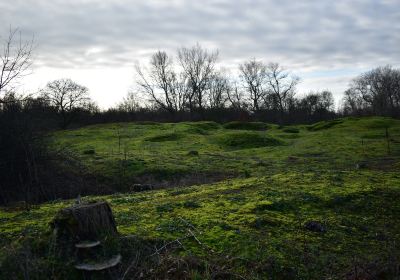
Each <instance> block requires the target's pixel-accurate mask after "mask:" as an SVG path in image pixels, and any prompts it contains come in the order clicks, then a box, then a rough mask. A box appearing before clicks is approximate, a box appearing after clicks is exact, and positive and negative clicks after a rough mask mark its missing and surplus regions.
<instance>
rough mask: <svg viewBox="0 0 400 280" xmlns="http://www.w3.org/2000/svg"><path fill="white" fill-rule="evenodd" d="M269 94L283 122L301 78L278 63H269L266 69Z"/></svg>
mask: <svg viewBox="0 0 400 280" xmlns="http://www.w3.org/2000/svg"><path fill="white" fill-rule="evenodd" d="M266 76H267V81H268V86H269V87H268V91H269V93H268V94H271V95H272V96H273V99H274V100H275V102H276V104H277V106H278V110H279V113H280V122H281V123H282V122H283V117H284V114H285V111H286V110H287V109H288V106H289V104H290V102H291V100H292V99H293V97H294V95H295V89H296V86H297V84H298V83H299V82H300V79H299V78H298V77H296V76H293V75H291V74H290V72H288V71H286V70H285V69H283V68H282V67H281V66H280V65H279V64H278V63H269V64H268V66H267V69H266Z"/></svg>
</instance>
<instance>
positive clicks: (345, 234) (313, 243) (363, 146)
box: [0, 117, 400, 279]
mask: <svg viewBox="0 0 400 280" xmlns="http://www.w3.org/2000/svg"><path fill="white" fill-rule="evenodd" d="M334 123H335V124H334V125H332V124H331V122H325V123H323V124H322V123H319V124H317V125H315V127H318V128H317V129H311V130H309V129H306V127H308V126H291V127H287V128H290V129H298V132H287V131H286V132H285V131H283V130H284V129H287V128H283V129H279V128H278V127H276V126H271V127H270V129H268V130H267V131H250V130H247V131H237V130H232V129H226V128H224V127H222V126H219V125H218V124H216V125H214V124H212V125H211V126H213V128H210V129H207V128H206V127H201V126H202V125H201V124H200V127H198V126H197V125H196V123H178V124H152V125H147V124H142V123H124V124H108V125H96V126H89V127H85V128H81V129H78V130H68V131H60V132H57V133H55V134H54V135H53V140H54V142H53V145H54V147H68V149H70V150H71V151H74V153H75V154H76V156H77V157H78V158H79V160H80V161H81V163H82V164H83V165H84V167H85V168H86V170H87V172H91V173H93V174H97V176H98V177H99V178H102V180H104V182H109V184H116V185H117V187H119V186H121V188H123V186H124V184H126V185H129V184H131V183H132V182H134V181H135V180H136V181H137V182H143V181H144V180H150V179H149V178H151V180H153V182H154V183H155V184H157V182H162V183H160V185H159V187H162V189H158V190H150V191H145V192H133V193H116V194H111V195H107V196H101V197H98V196H88V197H84V198H83V199H84V200H93V199H97V200H98V199H105V200H107V201H108V202H109V203H110V204H111V206H112V209H113V211H114V214H115V218H116V222H117V226H118V230H119V231H120V233H121V234H122V241H120V243H119V245H118V246H120V251H121V253H122V255H123V260H124V261H123V264H122V266H121V271H122V272H124V271H125V270H126V269H127V267H128V266H129V265H130V264H131V262H132V261H133V260H136V265H135V268H134V269H133V271H132V275H131V276H132V277H133V275H136V277H137V278H138V277H139V276H140V275H141V274H140V273H143V274H142V275H144V276H143V277H144V278H148V279H157V278H162V277H164V276H165V275H169V279H185V277H186V278H188V279H216V278H217V279H243V278H245V279H395V277H397V276H398V275H396V273H397V272H396V271H398V270H397V269H398V260H399V259H400V254H399V252H400V248H399V244H400V204H399V201H400V121H398V120H393V119H389V118H379V117H373V118H372V117H371V118H349V119H341V120H338V121H335V122H334ZM206 126H207V125H206ZM193 128H199V129H202V131H207V132H206V133H194V132H193V130H192V129H193ZM386 128H388V134H389V135H388V136H389V137H386ZM171 134H173V135H179V137H178V138H175V139H172V140H168V141H148V139H154V138H156V139H157V137H160V136H162V135H171ZM285 135H286V136H296V137H293V138H292V137H285ZM271 139H273V140H271ZM269 141H272V143H273V144H271V142H269ZM275 141H276V142H275ZM232 143H233V144H232ZM254 143H257V144H254ZM388 147H389V148H388ZM89 149H93V150H95V153H94V154H92V153H85V152H84V151H87V150H89ZM121 166H124V168H125V169H121V168H122V167H121ZM216 174H218V176H217V175H216ZM177 178H181V181H179V180H178V181H177ZM204 178H207V179H210V182H213V183H207V182H204V181H201V180H204ZM211 179H212V180H211ZM140 180H143V181H140ZM199 182H201V183H199ZM119 184H121V185H119ZM182 185H185V186H186V187H180V186H182ZM71 203H72V201H64V200H60V201H55V202H51V203H44V204H41V205H35V206H32V208H31V209H30V211H25V210H23V209H20V208H17V207H14V208H12V207H9V208H3V209H1V210H0V221H1V224H0V240H1V241H0V246H1V247H2V250H1V251H0V279H3V278H4V279H13V278H12V277H15V278H16V279H18V278H23V271H24V270H23V269H21V267H24V265H28V267H29V265H36V266H35V267H36V269H35V270H32V271H31V274H30V276H31V278H30V279H43V278H40V276H43V275H45V276H46V277H47V276H48V278H47V279H51V278H52V277H51V276H53V278H54V275H55V276H58V278H59V279H65V277H63V276H65V275H70V277H72V275H74V277H79V275H78V276H76V274H73V272H74V270H73V268H72V265H71V263H69V262H68V261H67V260H63V259H61V257H60V256H57V255H56V254H55V253H54V248H53V247H52V245H51V244H52V242H51V240H52V239H51V238H52V235H51V233H50V232H49V226H48V223H49V222H50V221H51V219H52V218H53V217H54V215H55V213H56V212H57V210H58V209H60V208H62V207H65V206H67V205H69V204H71ZM27 240H30V241H29V242H27ZM178 241H179V242H178ZM27 243H28V244H29V246H28V245H27ZM165 244H170V245H169V246H167V247H163V246H164V245H165ZM154 248H158V249H160V248H164V249H162V250H161V249H160V252H158V251H155V249H154ZM165 248H167V249H165ZM52 252H53V253H52ZM27 254H29V261H28V262H27V263H26V257H25V256H26V255H27ZM149 256H151V257H149ZM4 268H6V269H4ZM39 271H40V273H39ZM134 273H137V274H134ZM13 275H15V276H13ZM34 275H36V276H34ZM216 275H217V276H216ZM35 277H36V278H35ZM218 277H220V278H218ZM235 277H236V278H235ZM241 277H242V278H241ZM368 277H372V278H368ZM74 279H76V278H74ZM78 279H79V278H78Z"/></svg>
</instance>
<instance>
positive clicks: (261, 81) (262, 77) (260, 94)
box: [239, 59, 266, 112]
mask: <svg viewBox="0 0 400 280" xmlns="http://www.w3.org/2000/svg"><path fill="white" fill-rule="evenodd" d="M239 71H240V79H241V81H242V83H243V84H244V87H245V88H246V90H247V92H248V94H249V98H250V102H251V104H250V108H251V110H252V111H253V112H257V111H259V110H260V109H261V107H262V102H263V99H264V97H265V95H266V90H265V83H266V65H265V64H264V63H263V62H262V61H257V60H256V59H251V60H248V61H246V62H244V63H243V64H240V65H239Z"/></svg>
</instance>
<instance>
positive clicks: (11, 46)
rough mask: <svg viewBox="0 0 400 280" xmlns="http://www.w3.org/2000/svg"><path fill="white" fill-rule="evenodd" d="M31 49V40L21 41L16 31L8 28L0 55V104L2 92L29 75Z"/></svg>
mask: <svg viewBox="0 0 400 280" xmlns="http://www.w3.org/2000/svg"><path fill="white" fill-rule="evenodd" d="M32 48H33V40H31V41H23V40H22V38H21V33H20V32H18V29H14V30H13V29H11V28H10V32H9V35H8V37H7V38H6V39H5V40H4V47H3V51H2V53H0V61H1V62H0V63H1V64H0V103H4V99H3V98H2V93H3V91H6V90H10V89H11V88H12V87H13V86H14V85H15V83H16V82H17V81H18V80H19V79H20V78H22V77H24V76H25V75H27V74H29V71H28V70H29V68H30V66H31V64H32Z"/></svg>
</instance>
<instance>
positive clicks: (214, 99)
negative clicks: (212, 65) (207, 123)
mask: <svg viewBox="0 0 400 280" xmlns="http://www.w3.org/2000/svg"><path fill="white" fill-rule="evenodd" d="M229 91H230V84H229V80H228V78H227V77H225V76H224V75H223V74H222V73H215V74H214V75H213V76H212V78H211V79H210V81H209V85H208V99H209V105H210V108H214V109H218V108H223V107H225V104H226V101H227V100H228V92H229Z"/></svg>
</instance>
